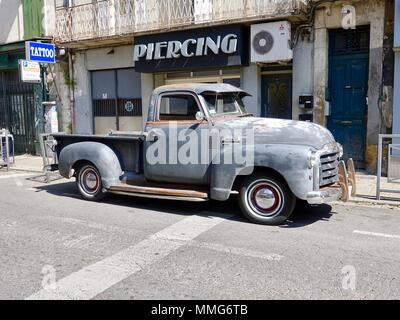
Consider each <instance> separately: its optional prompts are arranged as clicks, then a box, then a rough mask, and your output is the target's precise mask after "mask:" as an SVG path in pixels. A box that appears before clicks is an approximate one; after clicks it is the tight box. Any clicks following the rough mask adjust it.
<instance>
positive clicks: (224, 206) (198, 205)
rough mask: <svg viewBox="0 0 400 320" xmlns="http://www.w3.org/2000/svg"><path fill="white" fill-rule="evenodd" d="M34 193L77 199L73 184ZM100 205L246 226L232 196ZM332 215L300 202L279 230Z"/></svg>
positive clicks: (114, 200) (111, 199)
mask: <svg viewBox="0 0 400 320" xmlns="http://www.w3.org/2000/svg"><path fill="white" fill-rule="evenodd" d="M37 189H38V190H41V191H44V192H48V193H50V194H53V195H56V196H60V197H66V198H74V199H76V198H80V195H79V192H78V190H77V188H76V185H75V183H74V182H67V183H58V184H49V185H43V186H40V187H37ZM82 201H83V200H82ZM103 202H104V203H107V204H112V205H115V206H119V207H126V208H132V209H143V210H154V211H162V212H167V213H172V214H178V215H192V214H201V215H203V216H204V215H205V214H207V215H209V216H221V215H232V217H230V218H228V219H229V220H233V221H239V222H244V223H249V222H248V221H247V220H246V219H245V218H244V217H243V215H242V214H241V211H240V208H239V205H238V200H237V196H232V197H231V198H230V199H229V200H228V201H226V202H220V201H209V202H182V201H173V200H161V199H156V198H153V199H150V198H138V197H129V196H120V195H113V194H110V195H108V196H107V197H106V198H105V199H104V200H103ZM333 214H334V213H332V207H330V206H328V205H322V206H310V205H308V204H307V203H305V202H303V201H301V202H299V203H298V204H297V205H296V208H295V211H294V213H293V215H292V217H291V218H290V220H289V221H288V222H287V223H286V224H285V225H282V226H281V228H301V227H304V226H307V225H310V224H313V223H316V222H318V221H321V220H322V221H326V220H329V219H330V217H331V216H332V215H333Z"/></svg>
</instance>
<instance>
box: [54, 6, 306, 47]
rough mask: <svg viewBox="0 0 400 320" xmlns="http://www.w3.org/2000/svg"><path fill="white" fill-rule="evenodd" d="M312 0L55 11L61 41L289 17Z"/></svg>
mask: <svg viewBox="0 0 400 320" xmlns="http://www.w3.org/2000/svg"><path fill="white" fill-rule="evenodd" d="M308 2H309V0H103V1H101V0H100V1H97V2H91V3H88V4H83V5H78V6H74V7H67V8H65V7H63V8H58V9H57V11H56V21H57V35H56V38H57V40H58V42H60V43H68V42H75V41H80V40H90V39H99V38H108V37H114V36H123V35H130V34H135V33H143V32H146V31H163V30H171V29H174V28H179V27H184V26H194V25H202V24H219V23H223V22H226V21H244V20H252V19H258V18H259V19H262V18H275V17H288V16H291V15H298V14H301V13H303V12H305V11H306V8H307V5H308Z"/></svg>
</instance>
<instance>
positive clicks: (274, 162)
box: [211, 144, 314, 201]
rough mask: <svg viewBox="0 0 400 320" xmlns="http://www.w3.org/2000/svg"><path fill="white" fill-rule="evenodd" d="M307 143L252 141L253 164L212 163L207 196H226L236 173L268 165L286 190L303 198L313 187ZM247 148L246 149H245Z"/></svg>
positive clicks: (220, 198) (251, 171) (224, 197)
mask: <svg viewBox="0 0 400 320" xmlns="http://www.w3.org/2000/svg"><path fill="white" fill-rule="evenodd" d="M309 150H310V148H309V147H306V146H302V145H294V146H293V145H281V144H276V145H256V146H255V148H253V149H252V152H253V153H254V161H253V163H254V165H252V164H250V165H249V163H247V164H246V165H237V164H235V163H233V164H230V165H227V164H214V165H213V167H212V176H211V198H212V199H215V200H221V201H223V200H227V199H228V198H229V196H230V193H231V190H232V187H233V184H234V182H235V179H236V177H237V176H239V175H244V176H247V175H251V174H252V173H253V171H254V168H255V167H257V168H269V169H272V170H274V171H276V172H278V173H279V174H280V175H281V176H282V177H283V178H284V179H285V181H286V182H287V184H288V186H289V188H290V190H291V191H292V192H293V194H294V195H295V196H296V197H298V198H299V199H306V198H307V193H308V192H311V191H313V188H314V183H313V170H311V169H309V168H308V160H307V157H308V151H309ZM249 151H250V150H249Z"/></svg>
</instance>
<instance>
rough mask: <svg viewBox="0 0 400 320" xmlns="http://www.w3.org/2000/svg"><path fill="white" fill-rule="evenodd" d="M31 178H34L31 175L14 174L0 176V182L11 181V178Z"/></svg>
mask: <svg viewBox="0 0 400 320" xmlns="http://www.w3.org/2000/svg"><path fill="white" fill-rule="evenodd" d="M31 176H34V175H33V174H31V173H14V174H8V175H5V176H0V180H3V179H13V178H18V177H31Z"/></svg>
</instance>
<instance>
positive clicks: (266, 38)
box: [251, 21, 293, 63]
mask: <svg viewBox="0 0 400 320" xmlns="http://www.w3.org/2000/svg"><path fill="white" fill-rule="evenodd" d="M290 41H291V25H290V23H289V22H288V21H278V22H270V23H261V24H254V25H252V26H251V62H256V63H257V62H264V63H267V62H269V63H271V62H278V61H288V60H292V59H293V50H292V49H291V48H290Z"/></svg>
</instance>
